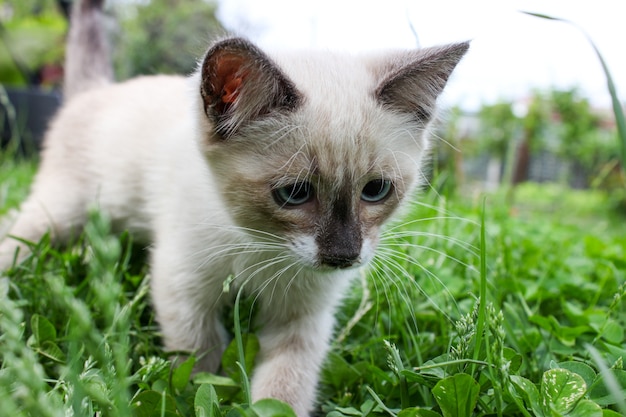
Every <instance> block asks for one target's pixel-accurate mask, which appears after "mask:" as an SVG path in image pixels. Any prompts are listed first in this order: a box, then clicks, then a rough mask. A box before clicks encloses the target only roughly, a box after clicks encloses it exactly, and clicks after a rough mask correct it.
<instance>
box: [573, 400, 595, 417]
mask: <svg viewBox="0 0 626 417" xmlns="http://www.w3.org/2000/svg"><path fill="white" fill-rule="evenodd" d="M567 417H602V408H600V406H599V405H598V404H596V403H594V402H593V401H591V400H580V401H579V402H578V403H577V404H576V407H574V409H573V410H572V411H571V412H570V413H568V414H567Z"/></svg>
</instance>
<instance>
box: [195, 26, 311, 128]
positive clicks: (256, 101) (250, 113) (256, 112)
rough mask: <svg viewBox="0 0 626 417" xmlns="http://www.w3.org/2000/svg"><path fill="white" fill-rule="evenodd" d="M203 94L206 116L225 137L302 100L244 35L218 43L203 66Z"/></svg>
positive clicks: (292, 86)
mask: <svg viewBox="0 0 626 417" xmlns="http://www.w3.org/2000/svg"><path fill="white" fill-rule="evenodd" d="M201 77H202V81H201V86H200V94H201V96H202V100H203V102H204V111H205V113H206V115H207V116H208V117H209V118H210V119H211V121H213V122H214V125H215V128H216V131H217V133H218V134H219V135H220V136H221V137H222V138H228V137H229V136H231V135H232V134H234V133H235V132H236V131H237V130H238V129H239V128H240V127H241V126H242V125H243V124H244V123H246V122H247V121H250V120H254V119H258V118H259V117H262V116H266V115H269V114H271V113H273V112H275V111H282V110H293V109H295V108H296V107H297V106H298V104H299V103H300V101H301V96H300V93H299V92H298V91H297V90H296V87H295V85H294V84H293V83H292V82H291V81H290V80H289V79H288V78H287V77H286V76H285V75H284V74H283V73H282V71H281V70H280V69H279V68H278V66H277V65H276V64H275V63H274V62H272V61H271V60H270V58H268V57H267V56H266V55H265V54H264V53H263V52H262V51H261V50H260V49H259V48H257V47H256V46H255V45H253V44H252V43H250V42H249V41H247V40H245V39H241V38H229V39H225V40H222V41H220V42H217V43H216V44H214V45H213V46H212V47H211V48H210V49H209V51H208V52H207V54H206V56H205V58H204V61H203V63H202V66H201Z"/></svg>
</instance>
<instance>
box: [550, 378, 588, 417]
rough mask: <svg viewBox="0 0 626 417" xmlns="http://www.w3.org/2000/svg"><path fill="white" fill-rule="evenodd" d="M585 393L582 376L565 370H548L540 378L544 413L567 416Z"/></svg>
mask: <svg viewBox="0 0 626 417" xmlns="http://www.w3.org/2000/svg"><path fill="white" fill-rule="evenodd" d="M586 391H587V385H586V384H585V380H584V379H583V377H582V376H580V375H578V374H576V373H574V372H571V371H568V370H567V369H561V368H559V369H550V370H547V371H546V372H544V373H543V377H542V378H541V399H542V401H543V406H544V412H545V414H546V415H551V414H550V413H551V412H556V413H558V414H567V413H569V412H570V411H571V410H573V408H574V406H575V405H576V403H577V402H578V400H580V399H581V398H582V397H583V395H585V392H586Z"/></svg>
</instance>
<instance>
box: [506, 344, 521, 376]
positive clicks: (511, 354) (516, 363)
mask: <svg viewBox="0 0 626 417" xmlns="http://www.w3.org/2000/svg"><path fill="white" fill-rule="evenodd" d="M502 354H503V356H504V359H506V360H508V361H509V372H510V373H513V372H517V371H518V370H519V368H520V367H521V366H522V355H520V354H519V353H517V352H516V351H514V350H513V349H511V348H508V347H504V348H503V349H502Z"/></svg>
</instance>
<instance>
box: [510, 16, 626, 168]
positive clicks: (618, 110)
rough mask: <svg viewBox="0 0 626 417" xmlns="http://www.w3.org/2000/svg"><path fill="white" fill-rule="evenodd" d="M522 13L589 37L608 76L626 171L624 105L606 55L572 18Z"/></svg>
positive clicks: (623, 166)
mask: <svg viewBox="0 0 626 417" xmlns="http://www.w3.org/2000/svg"><path fill="white" fill-rule="evenodd" d="M522 13H525V14H527V15H530V16H534V17H539V18H541V19H548V20H554V21H557V22H563V23H567V24H569V25H571V26H573V27H575V28H576V29H578V30H579V31H580V32H581V33H582V34H583V35H584V36H585V38H586V39H587V41H588V42H589V44H590V45H591V47H592V48H593V50H594V52H595V53H596V56H597V57H598V60H599V61H600V65H602V71H604V76H605V77H606V85H607V89H608V90H609V94H610V96H611V104H612V106H613V114H614V115H615V124H616V125H617V135H618V140H619V142H620V149H621V155H620V160H621V163H622V172H623V173H626V118H625V116H624V109H623V107H622V103H621V102H620V100H619V97H618V96H617V89H616V88H615V83H614V82H613V76H612V75H611V71H610V70H609V66H608V65H607V63H606V61H605V60H604V57H603V56H602V54H601V53H600V49H598V47H597V46H596V44H595V42H594V41H593V39H591V36H589V34H588V33H587V32H586V31H585V30H584V29H583V28H582V27H581V26H580V25H577V24H576V23H574V22H572V21H570V20H567V19H562V18H559V17H554V16H548V15H545V14H542V13H534V12H527V11H523V12H522Z"/></svg>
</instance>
